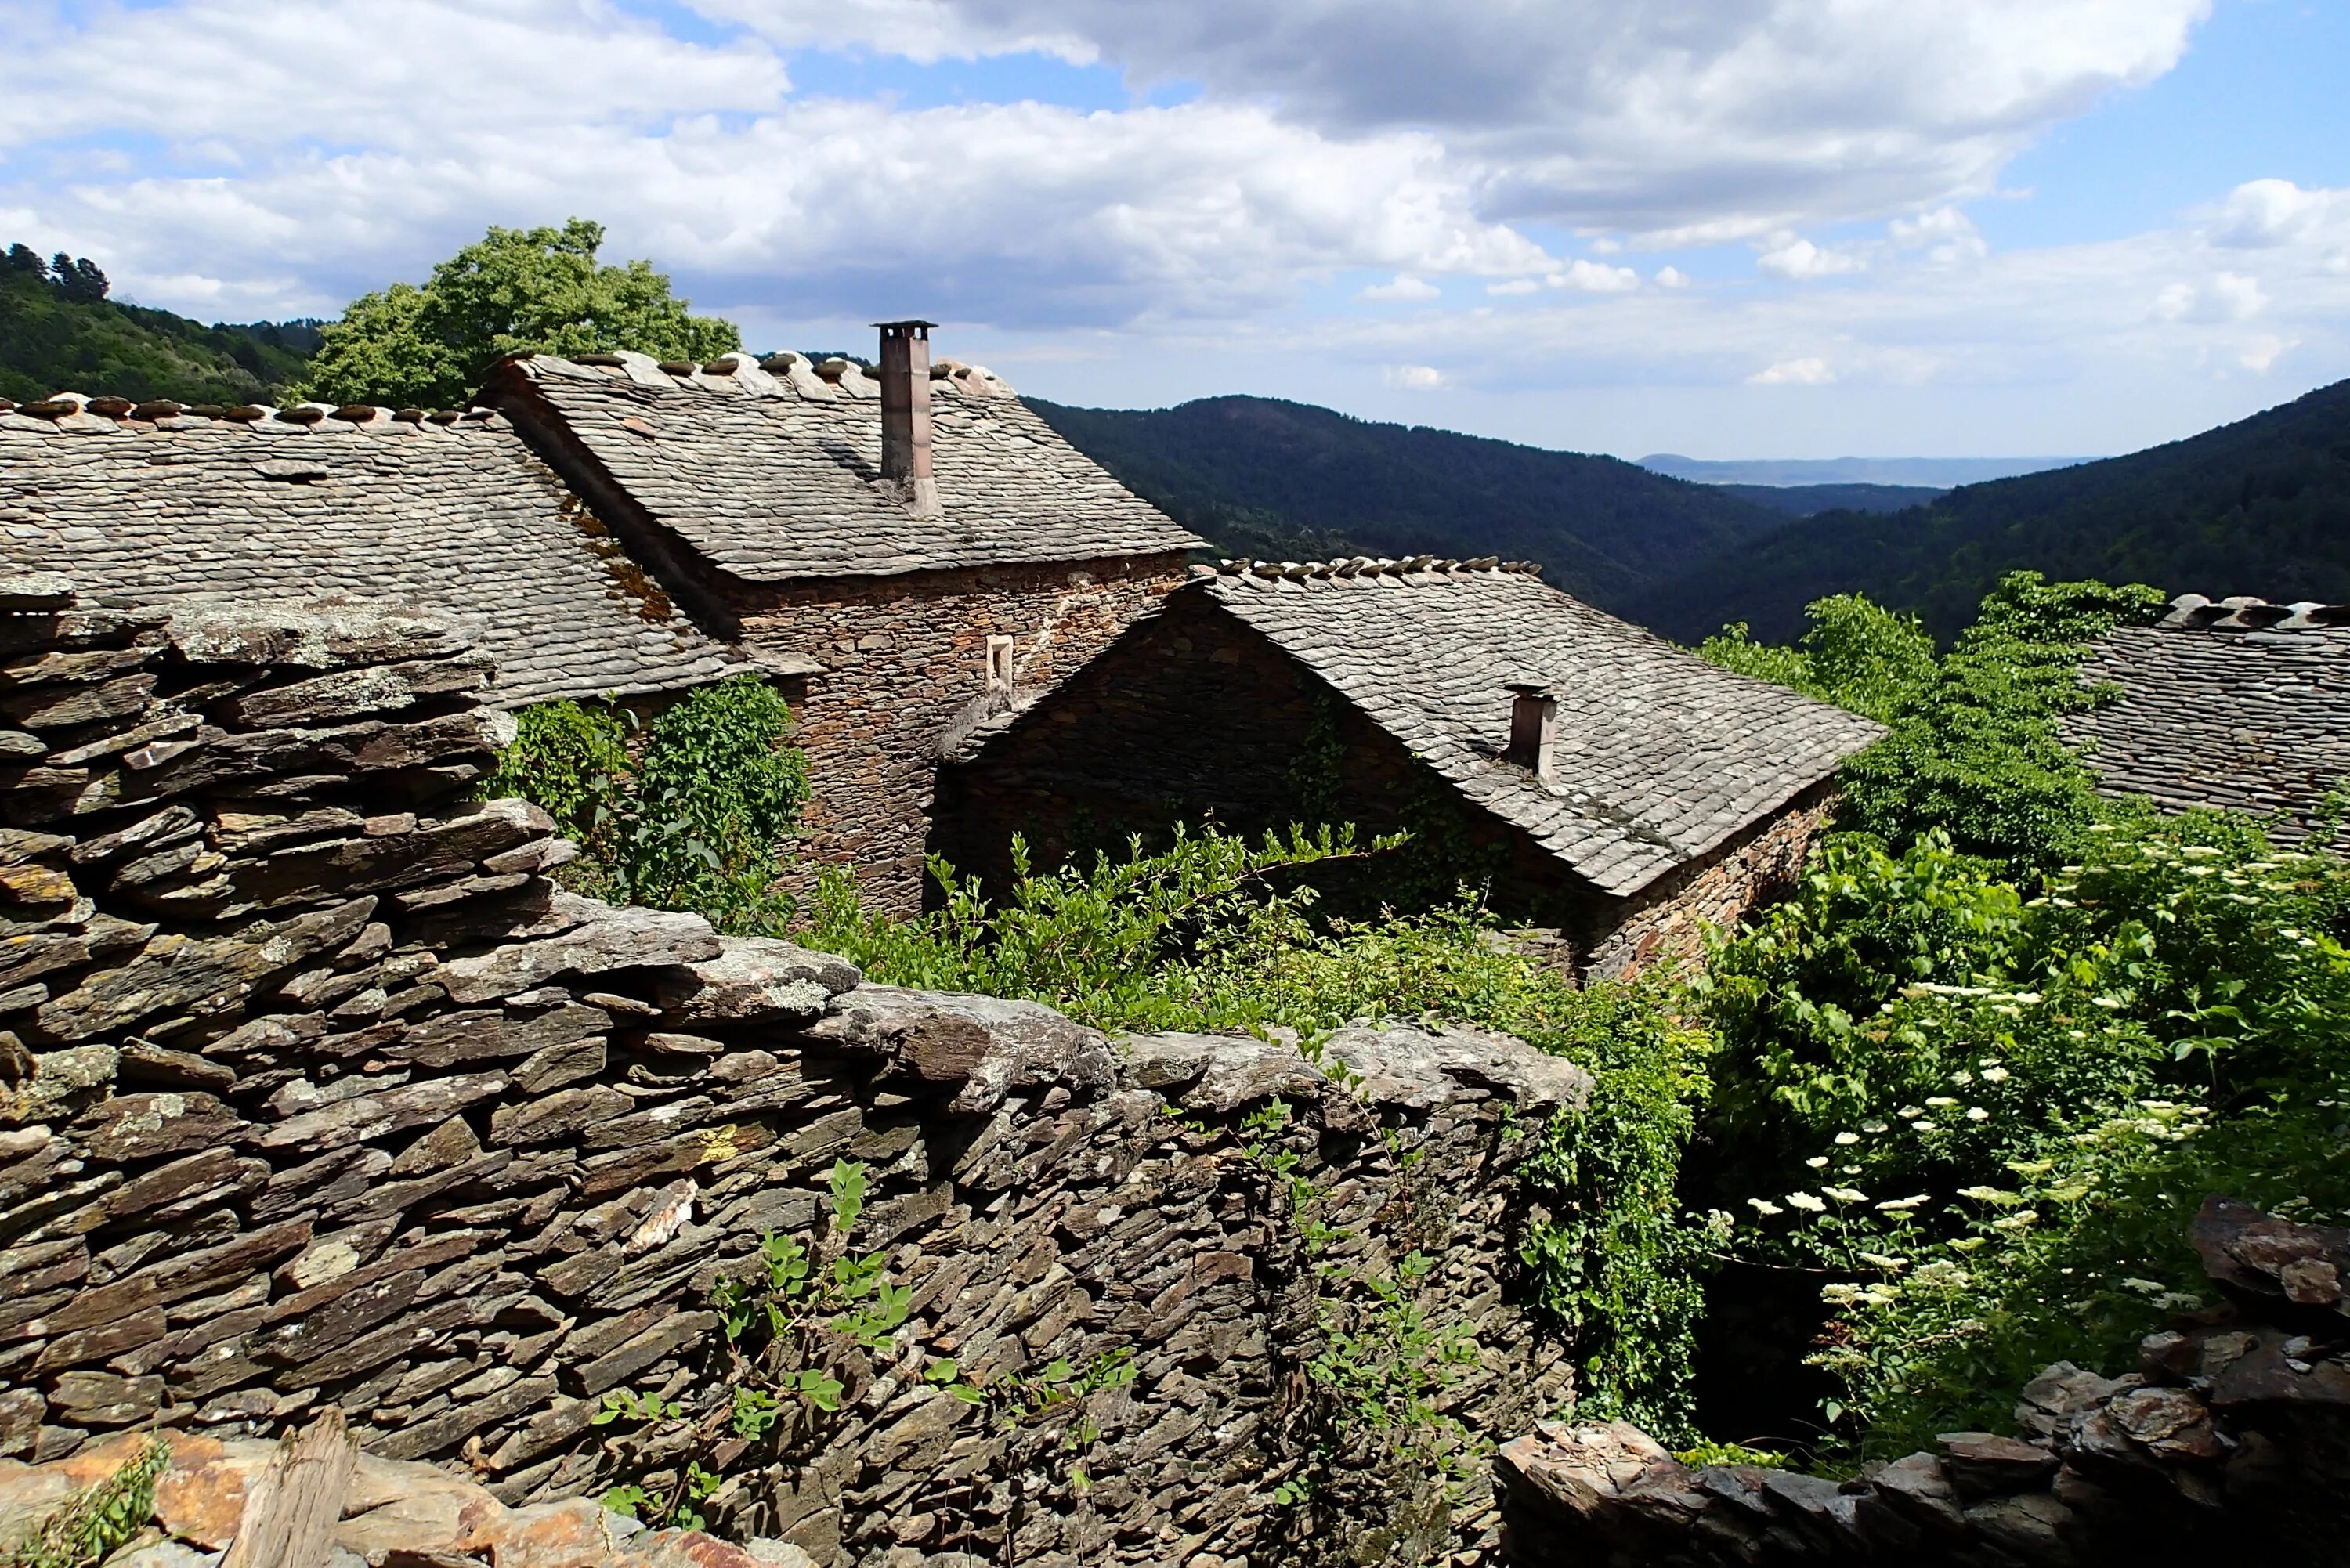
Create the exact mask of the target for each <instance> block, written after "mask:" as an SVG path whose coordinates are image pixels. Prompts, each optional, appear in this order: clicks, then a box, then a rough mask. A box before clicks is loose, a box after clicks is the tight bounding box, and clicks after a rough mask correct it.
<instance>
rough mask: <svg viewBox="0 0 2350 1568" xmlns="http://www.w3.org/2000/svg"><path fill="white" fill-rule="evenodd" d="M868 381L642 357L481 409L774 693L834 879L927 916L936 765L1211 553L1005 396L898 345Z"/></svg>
mask: <svg viewBox="0 0 2350 1568" xmlns="http://www.w3.org/2000/svg"><path fill="white" fill-rule="evenodd" d="M880 347H881V355H880V363H879V366H878V367H877V371H876V373H875V374H871V375H868V374H867V373H866V372H865V371H864V370H863V369H860V368H859V367H858V366H857V365H855V364H854V363H852V362H849V361H847V360H830V361H827V363H826V364H825V365H823V366H821V367H818V366H813V365H811V364H810V363H809V362H808V361H807V360H806V358H803V357H801V356H799V355H795V354H784V355H777V356H775V357H774V358H770V359H768V360H767V361H765V363H764V367H763V366H762V365H761V364H760V363H757V362H754V360H752V359H751V358H749V357H748V356H743V355H736V356H733V357H730V358H724V359H720V360H718V361H716V362H714V363H712V364H709V365H703V366H694V365H687V364H660V365H657V364H655V363H654V362H653V361H652V360H650V359H648V358H645V357H643V356H642V355H635V354H611V355H596V356H589V357H587V358H585V359H583V360H582V361H578V362H574V361H570V360H564V359H556V358H551V357H548V356H545V355H541V356H537V357H536V358H512V359H508V360H505V361H503V362H502V363H500V364H499V365H498V366H497V367H496V368H495V369H494V370H493V371H492V372H491V374H490V377H489V379H488V383H487V385H486V386H485V388H484V391H483V400H484V401H485V402H487V403H489V404H491V405H493V406H494V407H495V408H497V409H498V410H500V411H501V412H502V413H503V414H504V415H505V416H506V417H507V418H509V419H511V420H512V421H514V423H515V428H516V429H517V430H519V431H520V432H521V433H522V436H523V438H524V440H525V441H527V442H528V443H529V444H530V446H531V448H532V449H533V451H535V452H536V453H537V454H538V455H539V456H540V457H541V458H542V459H543V460H544V461H545V462H547V463H548V464H549V465H550V466H551V467H552V468H554V470H555V471H556V472H558V473H560V474H561V475H562V476H563V478H564V480H565V482H566V483H568V484H569V485H570V486H571V488H572V489H573V491H574V492H575V493H577V495H579V496H580V497H581V498H582V499H583V500H584V501H585V502H586V503H587V506H588V507H589V508H590V509H591V510H592V511H593V513H594V514H595V515H596V516H597V517H598V519H599V520H601V522H602V523H603V524H604V525H606V526H608V528H610V529H611V530H612V532H613V534H614V535H615V536H616V537H618V538H619V539H620V540H621V541H622V542H623V543H624V544H625V545H627V547H628V548H629V551H630V552H631V554H632V555H633V556H635V557H636V558H637V559H639V560H640V561H642V562H644V563H645V565H646V566H647V567H648V568H649V569H650V571H651V572H652V573H653V575H654V576H656V577H657V578H658V579H659V580H660V582H661V584H662V585H663V586H664V587H665V588H666V589H667V590H668V591H669V592H670V593H671V594H672V595H673V596H675V597H676V598H677V599H678V601H679V602H680V603H681V604H682V605H684V606H685V607H686V608H687V609H689V610H690V611H691V613H692V614H693V616H694V617H695V618H697V619H698V620H700V621H701V622H702V624H703V625H705V626H707V627H709V628H711V629H712V631H713V632H714V633H715V634H716V635H717V636H719V637H720V638H721V639H724V640H725V641H726V642H728V643H729V644H730V645H732V646H734V647H736V648H738V649H740V650H741V652H742V653H743V656H744V657H745V658H747V659H752V660H754V661H755V662H757V663H758V664H760V665H761V666H762V667H764V669H766V670H769V671H771V672H772V673H773V674H774V675H775V678H776V679H777V680H778V681H779V683H780V684H781V686H782V688H783V690H784V691H785V694H786V695H787V696H788V697H789V698H790V699H791V700H792V703H793V707H794V710H795V712H796V713H797V714H798V716H799V731H798V734H797V736H796V741H797V743H798V744H799V745H800V747H801V748H802V749H803V750H805V751H806V753H807V756H808V764H809V773H810V774H811V776H812V779H813V781H814V784H815V788H816V799H815V800H814V801H813V802H812V803H811V805H810V807H809V810H808V813H807V815H806V827H807V829H808V831H809V833H810V835H811V836H812V841H813V842H812V848H813V851H814V858H815V859H816V860H818V861H823V862H832V863H837V864H847V865H850V866H854V867H856V868H857V871H858V877H859V878H860V879H861V881H862V882H863V885H864V888H865V889H866V893H867V896H868V899H869V900H870V901H872V902H874V903H875V904H877V905H879V907H882V908H886V909H892V910H895V911H898V912H900V913H903V912H908V911H910V910H912V909H916V908H919V907H920V901H921V898H922V861H923V856H924V854H925V852H926V850H927V849H928V848H929V847H930V846H931V805H932V797H933V792H934V789H935V786H936V775H937V769H938V763H939V759H940V757H941V753H943V752H944V751H945V750H947V749H950V748H951V745H952V743H953V742H954V741H955V740H956V739H957V738H958V737H959V736H960V735H961V734H962V733H963V732H966V731H967V730H968V729H969V728H971V727H972V725H974V724H976V723H977V722H980V721H982V720H983V719H984V718H985V717H987V716H988V715H989V714H991V713H992V712H993V711H996V710H998V709H1000V708H1002V707H1003V706H1005V705H1007V704H1009V703H1010V702H1012V701H1014V700H1015V699H1016V697H1017V695H1018V694H1019V693H1022V692H1030V693H1033V692H1035V691H1042V690H1045V689H1047V688H1049V687H1050V686H1052V685H1053V684H1054V683H1055V682H1056V681H1059V680H1063V679H1065V678H1066V676H1067V675H1068V674H1069V672H1070V671H1072V670H1076V668H1078V667H1079V666H1081V665H1082V664H1084V663H1085V661H1086V660H1087V659H1089V658H1091V657H1092V656H1093V655H1094V654H1095V653H1096V652H1097V651H1098V650H1099V649H1102V648H1103V647H1104V646H1106V645H1107V643H1108V642H1109V641H1110V640H1111V639H1113V638H1114V637H1116V636H1117V635H1118V632H1119V631H1121V630H1122V629H1124V628H1125V627H1126V626H1127V625H1128V623H1129V622H1131V621H1132V620H1133V619H1134V618H1136V617H1137V616H1139V615H1140V614H1142V613H1143V612H1144V611H1145V610H1146V609H1148V608H1149V607H1150V606H1151V605H1153V604H1154V603H1156V602H1157V601H1158V600H1159V598H1160V597H1163V596H1164V595H1165V594H1166V593H1167V592H1169V591H1170V589H1172V588H1173V587H1176V586H1177V585H1178V584H1179V583H1180V582H1181V581H1182V579H1183V575H1184V565H1183V563H1184V558H1185V554H1186V552H1188V551H1190V550H1191V549H1193V548H1196V547H1199V546H1200V545H1201V541H1200V540H1199V539H1198V538H1196V537H1194V536H1193V535H1191V534H1190V533H1187V532H1186V531H1184V530H1183V529H1181V528H1179V527H1177V526H1176V525H1175V524H1173V523H1172V522H1170V521H1169V520H1168V519H1167V518H1166V517H1165V516H1164V515H1163V514H1160V513H1159V511H1158V510H1157V509H1156V508H1154V507H1152V506H1151V505H1149V504H1148V503H1146V502H1144V501H1142V500H1140V499H1139V497H1137V496H1135V495H1134V494H1133V493H1130V492H1128V490H1127V489H1126V488H1125V487H1124V486H1122V485H1120V484H1119V483H1118V482H1117V481H1116V480H1114V479H1112V478H1111V477H1110V476H1109V475H1108V474H1107V472H1104V471H1103V470H1102V469H1101V468H1100V467H1098V466H1097V464H1095V463H1094V462H1092V461H1091V460H1090V459H1088V458H1087V457H1085V456H1084V455H1083V454H1082V453H1080V452H1077V451H1076V449H1075V448H1073V447H1071V446H1070V445H1069V444H1068V443H1067V442H1066V441H1063V440H1062V439H1061V438H1060V437H1059V436H1058V435H1056V434H1055V433H1054V432H1053V431H1052V429H1051V428H1050V427H1049V426H1047V425H1046V424H1045V422H1044V421H1042V420H1040V419H1039V418H1037V417H1036V415H1035V412H1034V411H1033V410H1030V409H1029V408H1028V406H1027V405H1026V404H1025V403H1023V402H1022V401H1021V400H1019V398H1018V397H1017V396H1016V395H1014V392H1013V391H1012V389H1010V388H1009V387H1006V386H1005V385H1003V383H1002V382H1001V381H998V380H996V379H994V378H993V377H991V376H989V375H988V374H987V373H986V372H984V371H983V370H979V369H975V368H972V367H968V366H962V365H958V364H955V363H953V362H952V361H941V362H940V363H938V364H937V365H932V364H931V363H930V358H929V342H928V327H927V324H924V323H920V322H910V323H893V324H891V325H889V326H887V327H883V328H882V337H881V345H880Z"/></svg>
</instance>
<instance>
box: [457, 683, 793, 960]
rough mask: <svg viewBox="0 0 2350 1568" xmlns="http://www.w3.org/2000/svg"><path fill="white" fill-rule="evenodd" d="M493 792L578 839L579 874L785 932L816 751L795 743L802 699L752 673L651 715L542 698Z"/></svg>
mask: <svg viewBox="0 0 2350 1568" xmlns="http://www.w3.org/2000/svg"><path fill="white" fill-rule="evenodd" d="M516 717H517V722H518V730H517V732H516V734H515V739H514V741H513V742H512V743H510V744H509V745H508V746H507V747H506V748H505V750H504V753H501V755H500V757H499V759H498V767H497V770H496V771H495V772H494V773H493V774H491V775H490V776H489V778H487V779H486V780H484V782H483V784H482V791H483V794H484V797H485V798H490V799H494V798H497V797H499V796H501V795H519V796H521V797H522V798H523V799H525V800H529V801H532V802H534V803H536V805H539V806H540V807H542V808H544V809H545V810H546V813H547V815H550V816H552V817H554V818H555V821H556V826H558V827H559V828H561V829H562V831H563V832H564V833H565V834H566V835H567V836H569V837H570V838H572V839H573V840H575V841H576V842H577V844H578V845H579V846H580V849H581V851H582V856H581V859H580V860H579V862H577V867H576V868H575V869H573V870H571V871H570V872H569V874H568V875H569V879H570V880H571V881H572V882H573V884H574V885H575V886H577V887H578V888H580V889H581V890H582V891H585V892H589V893H593V894H595V895H597V896H598V897H602V898H610V899H612V900H613V901H614V902H616V903H633V904H643V905H647V906H650V907H651V908H653V909H690V910H692V911H694V912H695V913H698V914H701V915H704V916H707V917H708V918H709V919H710V920H711V922H712V924H714V925H716V926H717V927H719V929H722V930H726V931H733V932H746V931H768V932H773V931H777V930H780V929H782V927H783V925H784V923H785V920H786V919H788V918H789V916H790V914H791V912H792V903H791V900H790V898H788V897H787V896H786V895H785V894H784V893H783V892H782V891H781V890H780V889H778V888H776V887H775V876H776V870H777V866H776V857H777V855H778V853H779V852H780V851H781V849H782V848H783V846H785V843H786V842H787V841H788V840H789V838H790V836H791V835H792V832H793V829H794V827H795V825H796V824H797V822H798V819H799V812H800V807H801V806H802V805H804V804H805V803H806V799H807V787H808V786H807V762H806V758H805V757H803V756H802V755H801V754H800V753H799V752H797V751H796V750H795V749H793V748H791V747H789V746H786V745H785V744H784V740H785V736H787V735H788V734H789V733H790V732H791V724H792V715H791V708H790V705H789V704H787V703H786V702H785V701H784V699H783V698H782V696H781V695H779V694H778V693H777V692H776V691H775V690H774V689H773V688H771V687H769V686H768V685H766V684H765V683H764V681H761V680H758V679H756V678H755V677H752V676H736V677H734V678H733V679H732V680H722V681H719V682H718V683H716V684H714V685H711V686H704V687H702V688H700V689H698V690H696V691H694V692H693V693H692V694H691V695H690V696H689V697H687V698H686V699H685V700H684V701H681V702H679V703H677V704H675V705H674V706H672V707H671V708H669V709H667V710H665V711H663V712H661V713H660V715H659V716H658V717H657V718H655V719H654V720H653V722H652V723H651V724H650V726H648V727H646V729H645V731H644V739H643V742H642V744H641V746H640V747H639V749H638V753H637V754H636V755H635V756H633V757H632V756H631V755H630V749H629V742H630V739H631V736H632V734H633V733H634V732H635V731H636V728H637V719H636V716H635V715H634V714H633V713H630V712H629V711H627V710H626V709H623V708H620V707H619V706H617V705H615V704H611V703H579V702H573V701H559V702H548V703H542V704H540V705H538V706H536V707H533V708H528V709H525V710H524V711H522V712H521V713H520V714H518V715H517V716H516Z"/></svg>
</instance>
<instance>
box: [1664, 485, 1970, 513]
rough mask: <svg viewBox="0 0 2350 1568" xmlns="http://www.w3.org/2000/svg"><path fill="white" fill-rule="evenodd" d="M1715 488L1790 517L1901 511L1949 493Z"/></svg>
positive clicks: (1901, 488) (1885, 488) (1889, 488)
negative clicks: (1827, 513) (1829, 513)
mask: <svg viewBox="0 0 2350 1568" xmlns="http://www.w3.org/2000/svg"><path fill="white" fill-rule="evenodd" d="M1699 483H1712V482H1711V481H1708V480H1700V481H1699ZM1713 488H1714V489H1716V490H1719V491H1721V493H1723V494H1725V495H1735V496H1736V497H1738V499H1739V500H1741V501H1751V502H1752V503H1753V504H1755V505H1757V506H1765V507H1768V508H1770V509H1771V510H1772V511H1773V512H1783V513H1785V514H1787V515H1788V516H1790V517H1814V516H1817V515H1818V514H1821V513H1823V512H1898V511H1900V510H1902V509H1903V508H1904V507H1908V506H1924V505H1927V504H1929V503H1931V502H1933V501H1934V500H1936V499H1938V498H1939V497H1940V496H1942V495H1946V494H1948V493H1949V492H1948V491H1946V490H1943V489H1940V488H1939V487H1937V486H1934V485H1927V484H1718V483H1717V484H1714V485H1713Z"/></svg>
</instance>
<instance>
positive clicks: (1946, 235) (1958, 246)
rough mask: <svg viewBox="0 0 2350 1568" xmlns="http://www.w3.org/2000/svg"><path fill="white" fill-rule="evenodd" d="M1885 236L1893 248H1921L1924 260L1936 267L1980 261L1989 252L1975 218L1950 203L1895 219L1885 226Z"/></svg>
mask: <svg viewBox="0 0 2350 1568" xmlns="http://www.w3.org/2000/svg"><path fill="white" fill-rule="evenodd" d="M1885 237H1886V240H1887V243H1888V244H1891V245H1892V246H1893V248H1894V249H1896V250H1901V251H1914V250H1923V251H1924V252H1925V253H1926V257H1927V259H1928V260H1929V261H1930V262H1932V263H1934V264H1935V265H1938V266H1955V265H1958V264H1959V263H1960V262H1971V261H1981V259H1982V258H1983V257H1984V256H1986V255H1989V254H1991V246H1990V245H1988V244H1985V243H1984V241H1983V237H1982V233H1981V230H1979V229H1977V228H1976V227H1975V224H1974V220H1973V219H1971V218H1970V217H1968V216H1967V215H1966V214H1965V213H1962V212H1960V211H1959V209H1958V208H1956V207H1953V206H1947V205H1945V206H1940V207H1937V208H1935V209H1934V210H1933V211H1932V212H1930V213H1918V214H1917V215H1916V216H1915V217H1909V218H1896V219H1894V220H1893V222H1891V223H1887V225H1886V228H1885Z"/></svg>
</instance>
